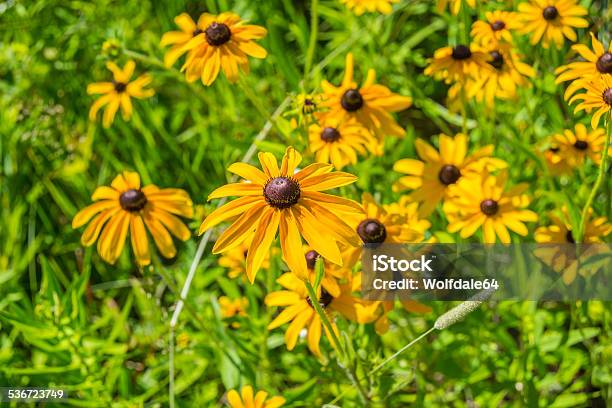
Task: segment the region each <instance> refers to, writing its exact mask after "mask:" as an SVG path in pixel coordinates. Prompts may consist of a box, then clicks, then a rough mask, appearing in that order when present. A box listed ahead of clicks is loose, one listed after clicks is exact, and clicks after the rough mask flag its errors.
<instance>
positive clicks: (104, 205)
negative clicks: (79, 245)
mask: <svg viewBox="0 0 612 408" xmlns="http://www.w3.org/2000/svg"><path fill="white" fill-rule="evenodd" d="M118 205H119V203H118V202H117V201H114V200H104V201H100V202H97V203H94V204H92V205H90V206H88V207H85V208H83V209H82V210H81V211H79V212H78V213H77V214H76V215H75V216H74V218H73V220H72V228H79V227H81V226H83V225H85V224H86V223H87V221H89V220H90V219H91V218H92V217H93V216H94V215H96V214H97V213H99V212H101V211H104V210H108V209H110V208H113V207H118Z"/></svg>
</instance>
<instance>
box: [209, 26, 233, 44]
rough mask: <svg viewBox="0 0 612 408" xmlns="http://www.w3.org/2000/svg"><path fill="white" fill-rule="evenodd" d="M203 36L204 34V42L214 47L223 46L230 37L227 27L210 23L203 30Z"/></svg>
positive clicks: (230, 33)
mask: <svg viewBox="0 0 612 408" xmlns="http://www.w3.org/2000/svg"><path fill="white" fill-rule="evenodd" d="M204 34H206V41H208V43H209V44H210V45H215V46H219V45H223V44H225V43H226V42H228V41H229V40H230V37H231V36H232V32H231V31H230V29H229V27H228V26H227V25H225V24H223V23H212V24H211V25H209V26H208V27H207V28H206V30H204Z"/></svg>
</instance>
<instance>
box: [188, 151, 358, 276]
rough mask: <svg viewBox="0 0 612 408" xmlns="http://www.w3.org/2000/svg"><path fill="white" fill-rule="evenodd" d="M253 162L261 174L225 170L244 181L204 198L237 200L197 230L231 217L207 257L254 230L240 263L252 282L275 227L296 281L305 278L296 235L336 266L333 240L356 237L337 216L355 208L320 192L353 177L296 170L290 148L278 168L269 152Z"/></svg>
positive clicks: (244, 167)
mask: <svg viewBox="0 0 612 408" xmlns="http://www.w3.org/2000/svg"><path fill="white" fill-rule="evenodd" d="M259 161H260V163H261V166H262V168H263V171H261V170H259V169H257V168H256V167H254V166H251V165H249V164H246V163H234V164H232V165H231V166H230V167H229V168H228V170H229V171H230V172H232V173H234V174H237V175H238V176H240V177H242V178H244V179H245V180H246V181H248V182H246V183H233V184H227V185H225V186H223V187H220V188H218V189H216V190H215V191H213V192H212V193H211V194H210V195H209V196H208V199H209V200H212V199H214V198H220V197H228V196H240V198H238V199H236V200H234V201H231V202H229V203H227V204H225V205H223V206H222V207H220V208H218V209H216V210H215V211H214V212H213V213H212V214H210V215H209V216H208V217H206V219H205V220H204V222H203V223H202V225H201V226H200V232H199V233H200V234H202V233H203V232H204V231H206V230H207V229H209V228H211V227H213V226H215V225H217V224H219V223H220V222H223V221H226V220H229V219H231V218H236V217H237V219H236V220H235V221H234V222H233V224H232V225H231V226H230V227H229V228H227V229H226V230H225V232H224V233H223V234H221V236H220V237H219V238H218V239H217V242H216V243H215V246H214V247H213V253H220V252H225V251H228V250H230V249H232V248H235V247H237V246H239V245H240V244H241V243H242V242H244V241H245V240H246V239H247V238H248V237H250V236H251V234H253V231H255V232H254V233H255V235H254V236H253V242H252V243H251V246H250V247H249V250H248V251H247V265H246V273H247V276H248V278H249V280H250V282H251V283H253V281H254V279H255V275H256V274H257V271H258V270H259V268H260V266H261V264H262V262H263V260H264V258H265V256H266V254H267V253H268V252H269V249H270V246H271V245H272V242H273V241H274V239H275V238H276V232H277V231H278V229H279V228H280V242H281V249H282V253H283V258H284V259H285V261H286V262H287V264H288V265H289V268H290V269H291V270H292V271H293V272H295V273H296V274H298V275H299V276H300V277H301V278H304V279H305V278H306V277H307V276H308V273H307V268H306V260H305V258H304V253H303V252H302V238H301V237H302V236H303V237H304V238H305V239H306V241H307V242H308V244H309V245H310V246H311V247H312V248H313V249H314V250H316V251H317V252H318V253H320V254H321V255H322V256H323V257H324V258H325V259H327V260H329V261H331V262H333V263H335V264H337V265H342V259H341V256H340V250H339V249H338V245H337V242H343V243H353V244H357V243H358V238H357V236H356V235H355V233H354V231H352V230H351V228H350V227H349V226H348V225H347V224H346V223H345V222H344V221H343V220H342V218H343V215H339V213H340V214H345V213H346V214H351V213H359V212H361V207H360V206H359V204H357V203H355V202H354V201H352V200H348V199H346V198H341V197H336V196H333V195H330V194H325V193H322V192H321V191H323V190H329V189H332V188H336V187H341V186H345V185H348V184H351V183H353V182H354V181H355V180H356V179H357V178H356V177H355V176H353V175H352V174H348V173H343V172H332V169H333V167H332V166H331V165H329V164H324V163H314V164H311V165H309V166H306V167H305V168H304V169H302V170H300V171H297V172H296V171H295V170H296V168H297V166H298V165H299V164H300V162H301V161H302V156H301V155H300V154H299V153H298V152H297V151H295V150H294V149H293V148H292V147H288V148H287V151H286V153H285V156H284V157H283V161H282V165H281V167H280V169H279V167H278V164H277V161H276V158H275V157H274V156H273V155H272V154H271V153H259ZM341 217H342V218H341Z"/></svg>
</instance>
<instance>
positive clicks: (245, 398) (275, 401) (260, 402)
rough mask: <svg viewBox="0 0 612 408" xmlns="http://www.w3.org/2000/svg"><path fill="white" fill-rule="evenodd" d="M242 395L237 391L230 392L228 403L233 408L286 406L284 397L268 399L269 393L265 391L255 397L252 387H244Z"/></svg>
mask: <svg viewBox="0 0 612 408" xmlns="http://www.w3.org/2000/svg"><path fill="white" fill-rule="evenodd" d="M240 394H242V396H241V395H240ZM240 394H238V392H237V391H236V390H230V391H229V392H228V393H227V403H228V404H229V406H230V407H231V408H245V407H249V408H250V407H253V408H278V407H281V406H283V405H284V404H285V399H284V398H283V397H272V398H270V399H268V393H267V392H265V391H258V392H257V394H255V395H253V387H251V386H250V385H245V386H244V387H242V390H241V392H240Z"/></svg>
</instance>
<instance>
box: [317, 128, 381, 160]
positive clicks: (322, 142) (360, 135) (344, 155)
mask: <svg viewBox="0 0 612 408" xmlns="http://www.w3.org/2000/svg"><path fill="white" fill-rule="evenodd" d="M308 142H309V148H310V151H311V152H312V153H314V154H315V157H316V159H317V161H318V162H321V163H331V164H333V165H334V167H335V168H337V169H338V170H340V169H342V168H343V167H344V166H346V165H349V164H355V163H357V154H359V155H361V156H365V155H366V154H367V153H368V152H370V153H372V154H376V153H382V152H381V151H380V150H381V149H382V146H380V145H379V143H378V142H377V140H376V139H375V138H374V136H373V135H372V133H370V131H369V130H368V129H367V128H366V127H365V126H363V125H362V124H360V123H359V122H354V121H348V122H339V121H338V120H337V119H336V118H334V117H324V118H323V119H322V120H321V121H320V123H313V124H312V125H310V126H309V128H308Z"/></svg>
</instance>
